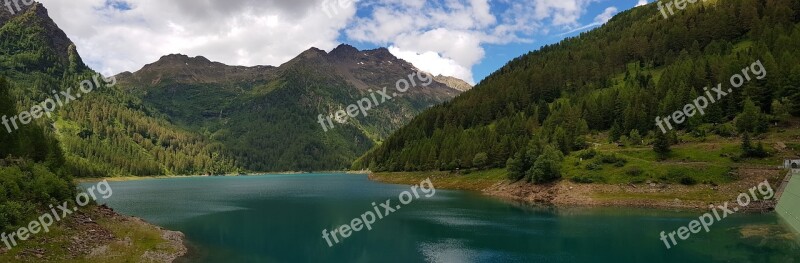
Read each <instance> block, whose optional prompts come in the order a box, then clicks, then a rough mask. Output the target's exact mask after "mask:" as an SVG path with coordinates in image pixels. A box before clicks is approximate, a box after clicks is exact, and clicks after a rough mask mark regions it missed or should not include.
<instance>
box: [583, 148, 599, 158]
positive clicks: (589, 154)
mask: <svg viewBox="0 0 800 263" xmlns="http://www.w3.org/2000/svg"><path fill="white" fill-rule="evenodd" d="M595 156H597V151H595V150H594V149H589V150H584V151H580V152H579V153H578V157H579V158H581V159H584V160H591V159H592V158H594V157H595Z"/></svg>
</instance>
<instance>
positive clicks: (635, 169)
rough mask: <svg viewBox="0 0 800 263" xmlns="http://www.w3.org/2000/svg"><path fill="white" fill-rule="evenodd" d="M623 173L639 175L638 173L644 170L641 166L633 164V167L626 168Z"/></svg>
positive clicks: (642, 172) (640, 173)
mask: <svg viewBox="0 0 800 263" xmlns="http://www.w3.org/2000/svg"><path fill="white" fill-rule="evenodd" d="M625 174H627V175H630V176H640V175H642V174H644V171H642V168H639V167H638V166H634V167H631V168H628V170H627V171H625Z"/></svg>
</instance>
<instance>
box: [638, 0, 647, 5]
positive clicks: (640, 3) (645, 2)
mask: <svg viewBox="0 0 800 263" xmlns="http://www.w3.org/2000/svg"><path fill="white" fill-rule="evenodd" d="M646 4H647V0H639V2H638V3H636V6H643V5H646Z"/></svg>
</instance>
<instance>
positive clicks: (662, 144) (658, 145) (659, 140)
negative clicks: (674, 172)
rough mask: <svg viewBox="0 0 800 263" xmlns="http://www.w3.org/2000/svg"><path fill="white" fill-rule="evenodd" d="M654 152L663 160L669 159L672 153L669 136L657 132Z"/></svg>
mask: <svg viewBox="0 0 800 263" xmlns="http://www.w3.org/2000/svg"><path fill="white" fill-rule="evenodd" d="M653 151H655V152H656V154H657V155H658V158H659V159H661V160H666V159H667V158H668V157H669V154H670V152H672V149H670V143H669V138H667V135H666V134H664V133H662V132H656V140H655V142H654V143H653Z"/></svg>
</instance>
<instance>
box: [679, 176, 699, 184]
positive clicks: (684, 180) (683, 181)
mask: <svg viewBox="0 0 800 263" xmlns="http://www.w3.org/2000/svg"><path fill="white" fill-rule="evenodd" d="M680 183H681V184H682V185H696V184H697V180H695V179H694V178H691V177H689V176H684V177H683V178H681V181H680Z"/></svg>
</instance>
